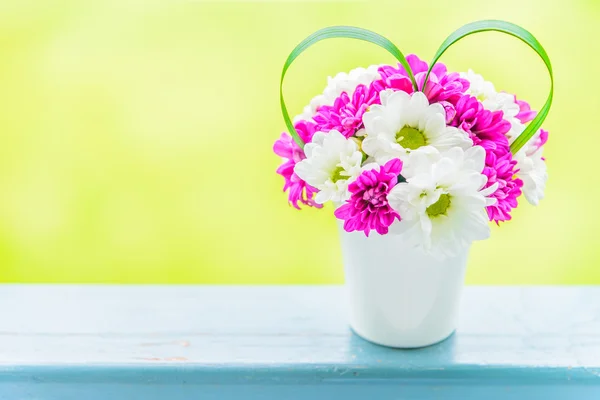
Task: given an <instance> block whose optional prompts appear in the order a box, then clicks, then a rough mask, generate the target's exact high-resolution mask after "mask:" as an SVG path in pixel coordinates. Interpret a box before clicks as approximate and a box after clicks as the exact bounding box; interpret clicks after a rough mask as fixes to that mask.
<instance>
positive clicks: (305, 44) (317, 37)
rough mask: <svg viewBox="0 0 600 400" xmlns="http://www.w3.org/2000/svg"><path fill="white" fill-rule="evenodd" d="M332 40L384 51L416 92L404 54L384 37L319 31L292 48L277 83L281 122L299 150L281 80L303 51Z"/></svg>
mask: <svg viewBox="0 0 600 400" xmlns="http://www.w3.org/2000/svg"><path fill="white" fill-rule="evenodd" d="M333 38H347V39H358V40H363V41H365V42H369V43H373V44H376V45H377V46H379V47H382V48H384V49H386V50H387V51H388V52H389V53H390V54H391V55H393V56H394V57H395V58H396V59H397V60H398V61H399V62H400V64H402V66H403V67H404V69H405V70H406V71H407V72H408V76H409V78H410V80H411V82H412V84H413V88H414V89H415V90H417V82H416V81H415V77H414V75H413V72H412V70H411V69H410V65H408V61H406V57H404V54H402V52H401V51H400V50H399V49H398V48H397V47H396V45H395V44H394V43H392V42H390V41H389V40H388V39H386V38H385V37H383V36H381V35H379V34H377V33H375V32H372V31H369V30H366V29H362V28H356V27H353V26H330V27H327V28H323V29H320V30H318V31H316V32H315V33H313V34H312V35H310V36H308V37H307V38H306V39H304V40H303V41H302V42H300V43H299V44H298V46H296V47H295V48H294V50H292V52H291V53H290V55H289V56H288V58H287V60H286V61H285V64H284V65H283V71H281V81H280V82H279V100H280V103H281V113H282V114H283V120H284V121H285V125H286V126H287V128H288V130H289V132H290V135H292V137H293V138H294V140H295V141H296V143H298V146H300V147H301V148H304V142H303V141H302V139H301V138H300V136H298V132H296V129H295V128H294V124H293V123H292V120H291V119H290V115H289V114H288V110H287V107H286V106H285V101H284V99H283V78H285V73H286V72H287V70H288V68H289V67H290V65H292V63H293V62H294V60H295V59H296V58H298V56H299V55H300V54H302V52H304V50H306V49H308V48H309V47H310V46H312V45H313V44H315V43H317V42H320V41H321V40H325V39H333Z"/></svg>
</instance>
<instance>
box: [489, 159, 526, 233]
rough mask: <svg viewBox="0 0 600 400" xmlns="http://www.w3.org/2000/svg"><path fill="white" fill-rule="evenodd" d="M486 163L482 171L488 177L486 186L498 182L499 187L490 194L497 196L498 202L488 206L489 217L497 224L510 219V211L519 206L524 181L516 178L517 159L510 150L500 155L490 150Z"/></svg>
mask: <svg viewBox="0 0 600 400" xmlns="http://www.w3.org/2000/svg"><path fill="white" fill-rule="evenodd" d="M485 164H486V165H485V167H484V168H483V172H482V173H483V174H484V175H485V176H487V177H488V182H487V184H486V186H485V187H486V188H487V187H490V186H492V185H494V184H496V183H497V184H498V189H497V190H496V191H495V192H494V193H492V194H491V195H490V196H489V197H491V198H495V199H496V203H495V204H493V205H491V206H487V208H486V210H487V213H488V217H489V219H490V221H496V224H498V223H499V221H509V220H510V219H511V215H510V211H511V210H512V209H513V208H515V207H516V206H517V197H519V196H520V195H521V188H522V187H523V181H522V180H521V179H517V178H515V173H516V170H515V167H516V164H517V161H516V160H514V159H513V158H512V154H511V153H510V151H509V152H507V153H506V154H504V155H503V156H500V157H498V156H497V155H496V154H494V153H492V152H490V153H487V154H486V160H485Z"/></svg>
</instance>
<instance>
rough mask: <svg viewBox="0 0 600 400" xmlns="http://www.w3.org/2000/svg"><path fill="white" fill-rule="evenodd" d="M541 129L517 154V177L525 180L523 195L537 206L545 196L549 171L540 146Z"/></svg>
mask: <svg viewBox="0 0 600 400" xmlns="http://www.w3.org/2000/svg"><path fill="white" fill-rule="evenodd" d="M540 134H541V131H538V132H537V133H536V134H535V135H533V137H532V138H531V139H529V141H528V142H527V143H526V144H525V145H524V146H523V147H522V148H521V150H519V151H518V152H517V154H515V157H514V158H515V160H517V168H518V169H519V172H517V174H516V175H517V177H518V178H519V179H521V180H522V181H523V188H522V190H523V195H525V198H526V199H527V201H528V202H529V203H531V204H533V205H534V206H537V205H538V204H539V202H540V200H542V199H543V198H544V191H545V189H546V181H547V180H548V172H547V167H546V162H545V161H544V159H543V154H542V153H543V151H544V148H543V146H538V145H536V144H535V143H539V140H540Z"/></svg>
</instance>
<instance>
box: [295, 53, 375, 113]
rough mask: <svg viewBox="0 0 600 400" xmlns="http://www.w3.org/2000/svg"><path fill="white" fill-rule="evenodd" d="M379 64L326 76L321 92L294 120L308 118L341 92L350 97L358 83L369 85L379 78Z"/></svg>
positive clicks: (332, 101)
mask: <svg viewBox="0 0 600 400" xmlns="http://www.w3.org/2000/svg"><path fill="white" fill-rule="evenodd" d="M378 69H379V65H371V66H369V67H368V68H355V69H353V70H352V71H350V72H348V73H346V72H340V73H338V74H337V75H336V76H334V77H331V76H330V77H328V78H327V86H326V87H325V89H324V90H323V93H322V94H320V95H318V96H316V97H314V98H313V99H312V100H311V101H310V103H309V104H308V105H307V106H306V107H304V110H303V112H302V114H300V115H298V116H296V117H295V118H294V122H297V121H298V120H301V119H303V120H310V119H311V118H312V117H313V116H314V115H315V114H316V113H317V108H318V107H320V106H323V105H328V106H331V105H333V103H334V102H335V99H337V98H338V97H339V96H340V95H341V94H342V92H346V93H348V96H350V98H352V95H353V94H354V90H355V89H356V87H357V86H358V85H361V84H362V85H369V84H371V82H373V81H375V80H377V79H379V78H381V76H380V75H379V72H378V71H377V70H378Z"/></svg>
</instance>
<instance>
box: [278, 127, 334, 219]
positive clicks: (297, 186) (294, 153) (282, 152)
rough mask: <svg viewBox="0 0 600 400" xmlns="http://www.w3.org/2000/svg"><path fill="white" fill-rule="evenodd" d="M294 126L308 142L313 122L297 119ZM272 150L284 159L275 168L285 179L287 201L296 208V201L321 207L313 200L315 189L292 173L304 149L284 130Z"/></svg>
mask: <svg viewBox="0 0 600 400" xmlns="http://www.w3.org/2000/svg"><path fill="white" fill-rule="evenodd" d="M294 127H295V128H296V132H298V135H299V136H300V138H301V139H302V140H303V141H304V142H310V140H311V139H312V136H313V135H314V133H315V126H314V124H313V123H311V122H308V121H298V122H297V123H296V124H295V126H294ZM273 151H274V152H275V154H277V155H278V156H280V157H282V158H283V159H284V162H283V164H281V165H280V166H279V168H277V173H278V174H279V175H281V176H283V179H285V184H284V185H283V191H284V192H286V191H287V192H288V202H289V203H290V204H291V205H292V206H294V207H295V208H297V209H298V210H299V209H300V206H299V205H298V203H302V204H305V205H307V206H309V207H317V208H321V207H323V206H322V205H321V204H317V203H316V202H315V201H314V197H315V194H316V193H317V189H315V188H313V187H312V186H310V185H308V184H307V183H306V182H304V181H303V180H302V179H300V177H299V176H298V175H296V174H295V173H294V167H295V166H296V164H297V163H298V162H300V161H301V160H304V159H305V158H306V156H305V155H304V151H302V149H301V148H300V146H298V144H296V142H295V141H294V139H292V137H291V136H290V135H289V134H287V133H285V132H284V133H282V134H281V136H280V137H279V139H278V140H277V141H276V142H275V144H274V145H273Z"/></svg>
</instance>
